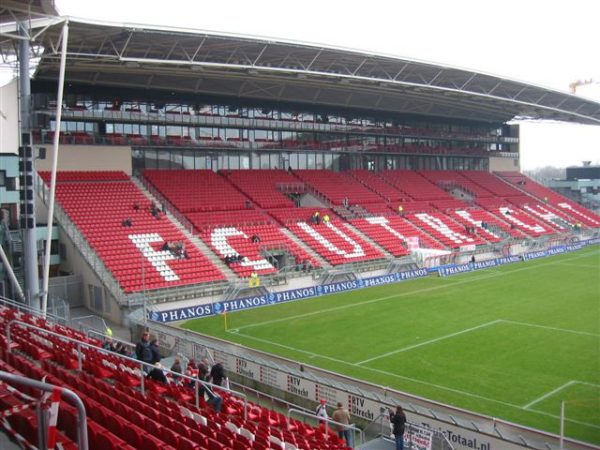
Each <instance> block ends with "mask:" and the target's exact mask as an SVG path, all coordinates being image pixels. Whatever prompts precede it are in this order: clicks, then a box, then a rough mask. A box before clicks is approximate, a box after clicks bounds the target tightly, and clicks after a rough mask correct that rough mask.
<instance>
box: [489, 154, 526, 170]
mask: <svg viewBox="0 0 600 450" xmlns="http://www.w3.org/2000/svg"><path fill="white" fill-rule="evenodd" d="M495 171H504V172H506V171H512V172H520V171H521V166H520V164H519V158H518V157H515V158H499V157H490V172H495Z"/></svg>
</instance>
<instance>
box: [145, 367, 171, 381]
mask: <svg viewBox="0 0 600 450" xmlns="http://www.w3.org/2000/svg"><path fill="white" fill-rule="evenodd" d="M162 369H163V366H162V365H161V364H160V363H158V362H157V363H155V364H154V367H152V368H151V370H150V372H148V378H150V379H152V380H154V381H159V382H161V383H165V384H167V383H168V382H169V381H168V380H167V377H166V376H165V373H164V372H163V370H162Z"/></svg>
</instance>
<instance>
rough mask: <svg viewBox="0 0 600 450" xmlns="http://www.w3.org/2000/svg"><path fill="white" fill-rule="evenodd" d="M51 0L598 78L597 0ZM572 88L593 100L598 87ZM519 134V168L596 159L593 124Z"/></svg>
mask: <svg viewBox="0 0 600 450" xmlns="http://www.w3.org/2000/svg"><path fill="white" fill-rule="evenodd" d="M56 6H57V9H58V10H59V13H60V14H62V15H70V16H74V17H86V18H93V19H97V20H107V21H114V22H134V23H146V24H155V25H168V26H175V27H184V28H193V29H198V30H209V31H221V32H231V33H240V34H249V35H258V36H269V37H276V38H282V39H286V40H297V41H302V42H314V43H322V44H328V45H335V46H340V47H346V48H353V49H360V50H367V51H374V52H379V53H388V54H392V55H396V56H402V57H410V58H416V59H421V60H426V61H432V62H435V63H446V64H450V65H453V66H459V67H465V68H469V69H473V70H477V71H482V72H489V73H492V74H495V75H500V76H504V77H507V78H512V79H517V80H522V81H526V82H530V83H533V84H537V85H541V86H545V87H549V88H553V89H556V90H561V91H567V90H568V85H569V83H571V82H573V81H575V80H578V79H589V78H593V79H594V80H596V81H600V58H598V56H597V52H598V44H600V38H598V34H597V27H598V15H597V9H598V8H597V0H571V1H565V0H553V1H547V0H546V1H543V0H527V1H523V0H502V1H496V0H487V1H482V0H452V1H447V0H419V1H404V0H388V1H382V0H379V1H378V0H374V1H369V2H367V1H364V0H362V1H360V2H358V1H355V0H345V1H338V0H318V1H317V0H302V1H295V2H289V1H285V0H254V1H248V0H245V1H237V0H235V1H234V0H204V1H198V0H187V1H186V0H171V1H164V0H103V1H97V0H94V1H92V0H56ZM580 94H584V95H585V96H587V97H590V98H594V99H596V100H598V101H600V84H596V85H593V86H587V87H584V88H581V90H580ZM545 130H547V131H545ZM522 133H523V145H522V147H521V153H522V159H521V160H522V167H523V168H525V169H529V168H533V167H537V166H543V165H547V164H552V165H558V166H565V165H570V164H580V163H581V161H582V160H584V159H585V160H592V161H597V162H599V163H600V127H596V126H594V127H591V126H567V125H563V124H544V125H541V124H524V125H523V126H522ZM548 138H550V139H548ZM555 141H556V142H558V141H560V145H555V144H554V142H555Z"/></svg>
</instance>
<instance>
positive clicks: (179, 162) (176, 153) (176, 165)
mask: <svg viewBox="0 0 600 450" xmlns="http://www.w3.org/2000/svg"><path fill="white" fill-rule="evenodd" d="M171 168H172V169H183V155H182V154H181V150H171Z"/></svg>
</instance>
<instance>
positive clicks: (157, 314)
mask: <svg viewBox="0 0 600 450" xmlns="http://www.w3.org/2000/svg"><path fill="white" fill-rule="evenodd" d="M598 243H600V238H595V239H590V240H587V241H579V242H574V243H571V244H566V245H558V246H556V247H552V248H550V249H548V250H543V251H536V252H529V253H525V254H524V255H523V256H522V257H521V256H506V257H502V258H495V259H490V260H487V261H476V262H469V263H466V264H452V265H448V266H442V267H438V268H437V269H435V270H434V271H437V273H438V275H439V276H441V277H446V276H449V275H457V274H461V273H467V272H472V271H474V270H482V269H488V268H491V267H496V266H501V265H504V264H511V263H515V262H519V261H527V260H533V259H538V258H543V257H546V256H552V255H559V254H561V253H566V252H572V251H575V250H580V249H581V248H583V247H585V246H587V245H593V244H598ZM430 272H432V270H431V269H425V268H423V269H416V270H408V271H405V272H397V273H390V274H387V275H379V276H375V277H369V278H362V279H358V280H350V281H342V282H339V283H331V284H325V285H319V286H309V287H305V288H299V289H291V290H288V291H281V292H271V293H269V294H265V295H257V296H255V297H244V298H238V299H235V300H226V301H222V302H215V303H208V304H205V305H197V306H190V307H186V308H178V309H171V310H167V311H151V312H149V314H148V318H149V319H150V320H153V321H155V322H176V321H179V320H189V319H198V318H201V317H208V316H213V315H216V314H223V313H227V312H233V311H241V310H244V309H249V308H256V307H259V306H266V305H275V304H278V303H286V302H290V301H295V300H302V299H305V298H311V297H318V296H321V295H328V294H335V293H337V292H346V291H352V290H355V289H362V288H367V287H373V286H380V285H384V284H390V283H398V282H401V281H406V280H413V279H416V278H422V277H426V276H427V275H428V274H429V273H430Z"/></svg>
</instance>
